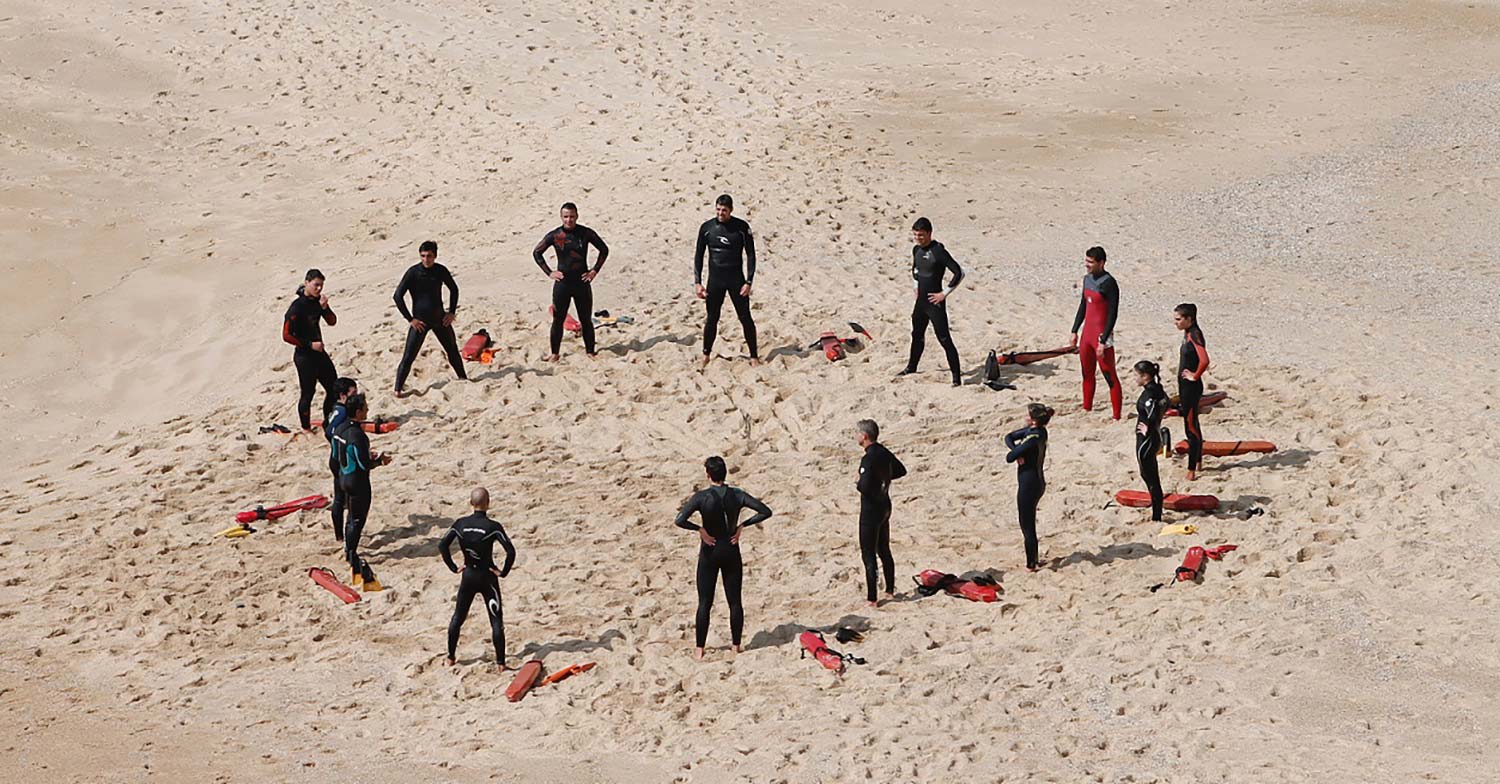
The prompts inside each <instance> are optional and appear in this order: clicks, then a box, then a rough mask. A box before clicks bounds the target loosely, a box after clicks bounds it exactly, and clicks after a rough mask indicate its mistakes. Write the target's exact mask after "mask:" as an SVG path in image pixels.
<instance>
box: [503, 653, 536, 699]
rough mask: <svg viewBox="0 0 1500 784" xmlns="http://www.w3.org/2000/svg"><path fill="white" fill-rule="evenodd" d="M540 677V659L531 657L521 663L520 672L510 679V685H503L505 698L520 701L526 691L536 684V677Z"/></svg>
mask: <svg viewBox="0 0 1500 784" xmlns="http://www.w3.org/2000/svg"><path fill="white" fill-rule="evenodd" d="M540 677H542V660H541V659H532V660H531V661H529V662H526V663H525V664H523V665H521V670H520V672H517V673H516V677H515V678H514V679H513V680H511V682H510V685H509V686H507V687H505V698H506V699H507V700H510V701H511V702H520V700H521V698H522V697H525V696H526V692H528V691H531V687H532V686H535V685H536V682H537V679H538V678H540Z"/></svg>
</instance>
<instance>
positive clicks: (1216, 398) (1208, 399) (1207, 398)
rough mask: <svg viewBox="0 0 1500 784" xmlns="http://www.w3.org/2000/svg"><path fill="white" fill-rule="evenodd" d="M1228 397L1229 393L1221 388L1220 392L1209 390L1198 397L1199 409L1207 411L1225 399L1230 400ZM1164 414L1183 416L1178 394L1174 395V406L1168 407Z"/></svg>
mask: <svg viewBox="0 0 1500 784" xmlns="http://www.w3.org/2000/svg"><path fill="white" fill-rule="evenodd" d="M1228 399H1229V393H1228V392H1225V391H1224V390H1222V389H1221V390H1219V391H1218V392H1209V393H1208V394H1206V395H1204V396H1203V397H1201V398H1198V411H1199V412H1200V413H1201V412H1203V411H1207V410H1208V409H1210V408H1213V407H1214V406H1216V405H1218V404H1220V403H1223V402H1224V401H1225V400H1228ZM1164 416H1169V417H1174V416H1182V412H1180V411H1178V410H1177V396H1176V395H1173V396H1172V407H1171V408H1169V409H1167V413H1166V414H1165V415H1164Z"/></svg>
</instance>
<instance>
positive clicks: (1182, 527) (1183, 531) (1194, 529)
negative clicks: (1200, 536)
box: [1157, 523, 1198, 536]
mask: <svg viewBox="0 0 1500 784" xmlns="http://www.w3.org/2000/svg"><path fill="white" fill-rule="evenodd" d="M1196 533H1198V526H1196V525H1193V524H1192V523H1177V524H1175V525H1164V526H1162V527H1161V533H1158V534H1157V536H1167V535H1169V534H1176V535H1179V536H1188V535H1190V534H1196Z"/></svg>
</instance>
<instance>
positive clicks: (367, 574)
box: [349, 561, 385, 593]
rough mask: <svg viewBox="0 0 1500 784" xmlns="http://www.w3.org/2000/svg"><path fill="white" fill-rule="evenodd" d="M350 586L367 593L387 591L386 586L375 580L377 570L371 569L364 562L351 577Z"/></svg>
mask: <svg viewBox="0 0 1500 784" xmlns="http://www.w3.org/2000/svg"><path fill="white" fill-rule="evenodd" d="M349 584H350V585H352V586H354V587H355V588H357V589H359V590H361V591H365V592H367V593H368V592H373V591H383V590H385V586H383V585H381V584H380V580H377V579H376V578H375V570H374V569H371V568H370V565H369V564H368V563H365V562H364V561H361V562H360V564H359V568H358V569H356V570H354V572H353V573H352V575H351V576H350V578H349Z"/></svg>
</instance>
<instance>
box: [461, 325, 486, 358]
mask: <svg viewBox="0 0 1500 784" xmlns="http://www.w3.org/2000/svg"><path fill="white" fill-rule="evenodd" d="M494 342H495V341H493V340H490V333H488V332H486V331H484V330H482V329H481V330H479V331H478V332H475V333H474V334H473V335H470V336H469V340H468V341H467V342H466V343H464V347H463V349H462V350H460V351H459V353H460V354H463V357H464V359H467V360H469V361H470V362H476V361H478V360H479V355H480V354H483V353H484V350H485V349H487V348H489V347H490V345H491V344H492V343H494Z"/></svg>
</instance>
